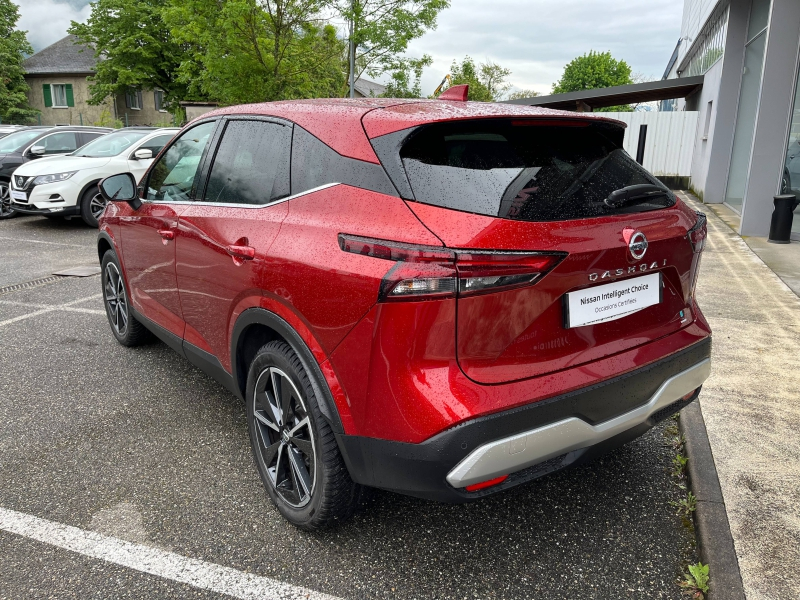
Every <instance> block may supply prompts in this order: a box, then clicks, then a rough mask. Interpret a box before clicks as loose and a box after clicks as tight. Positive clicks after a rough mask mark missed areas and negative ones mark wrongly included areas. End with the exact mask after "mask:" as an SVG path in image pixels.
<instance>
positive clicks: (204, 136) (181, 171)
mask: <svg viewBox="0 0 800 600" xmlns="http://www.w3.org/2000/svg"><path fill="white" fill-rule="evenodd" d="M216 126H217V123H216V121H209V122H208V123H202V124H201V125H198V126H196V127H192V128H191V129H190V130H188V131H186V132H184V133H183V134H182V135H181V136H180V138H178V140H177V141H176V142H175V143H174V144H172V146H170V147H169V149H168V150H167V151H166V152H165V153H164V155H163V156H161V158H159V159H158V162H156V163H155V165H153V168H152V170H151V171H150V178H149V179H148V182H147V194H146V198H147V200H151V201H155V202H187V201H191V200H192V199H194V197H195V191H196V190H195V183H196V179H197V173H198V169H199V168H200V160H201V159H202V157H203V151H204V150H205V149H206V146H208V142H209V140H210V139H211V136H212V134H213V133H214V128H215V127H216Z"/></svg>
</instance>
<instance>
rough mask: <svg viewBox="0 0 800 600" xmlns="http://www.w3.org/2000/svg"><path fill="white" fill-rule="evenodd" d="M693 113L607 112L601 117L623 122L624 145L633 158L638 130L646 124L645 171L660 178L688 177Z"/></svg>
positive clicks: (694, 128) (694, 123)
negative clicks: (624, 125) (624, 126)
mask: <svg viewBox="0 0 800 600" xmlns="http://www.w3.org/2000/svg"><path fill="white" fill-rule="evenodd" d="M698 114H699V113H697V112H696V111H676V112H655V111H653V112H644V111H643V112H610V113H603V116H607V117H610V118H612V119H618V120H620V121H624V122H625V123H626V124H627V125H628V127H627V129H626V130H625V139H624V141H623V145H624V147H625V150H626V151H627V152H628V154H630V155H631V156H633V157H634V158H636V150H637V148H638V147H639V131H640V127H641V126H642V125H647V135H646V138H645V146H644V161H643V164H644V168H645V169H647V170H648V171H650V172H651V173H653V174H654V175H660V176H664V175H666V176H682V177H688V176H689V175H691V171H692V153H693V152H694V140H695V134H696V133H697V121H698Z"/></svg>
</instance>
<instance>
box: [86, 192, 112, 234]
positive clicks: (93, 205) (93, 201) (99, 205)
mask: <svg viewBox="0 0 800 600" xmlns="http://www.w3.org/2000/svg"><path fill="white" fill-rule="evenodd" d="M106 204H108V203H107V202H106V200H105V198H103V196H102V195H101V194H100V190H99V189H98V188H97V186H96V185H90V186H89V189H88V190H86V191H85V192H84V193H83V196H82V197H81V219H83V222H84V223H86V224H87V225H88V226H89V227H97V226H98V220H99V219H100V215H102V214H103V211H104V210H105V209H106Z"/></svg>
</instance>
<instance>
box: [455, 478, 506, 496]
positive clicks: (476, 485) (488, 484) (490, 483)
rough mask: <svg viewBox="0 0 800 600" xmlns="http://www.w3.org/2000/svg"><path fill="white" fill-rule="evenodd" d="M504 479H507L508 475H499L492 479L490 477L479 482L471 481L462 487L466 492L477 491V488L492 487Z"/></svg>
mask: <svg viewBox="0 0 800 600" xmlns="http://www.w3.org/2000/svg"><path fill="white" fill-rule="evenodd" d="M506 479H508V475H501V476H500V477H495V478H494V479H490V480H488V481H481V482H480V483H473V484H472V485H468V486H467V487H465V488H464V489H465V490H467V491H468V492H477V491H478V490H484V489H486V488H488V487H492V486H493V485H498V484H500V483H503V482H504V481H505V480H506Z"/></svg>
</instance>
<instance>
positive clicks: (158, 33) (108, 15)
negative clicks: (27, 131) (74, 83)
mask: <svg viewBox="0 0 800 600" xmlns="http://www.w3.org/2000/svg"><path fill="white" fill-rule="evenodd" d="M167 4H168V0H96V1H95V2H94V3H93V4H92V12H91V15H90V16H89V20H88V21H87V22H86V23H76V22H75V21H73V22H72V26H71V27H70V28H69V33H71V34H73V35H76V36H77V37H78V39H79V40H80V42H81V43H83V44H86V45H89V46H91V47H92V48H93V49H94V51H95V56H97V57H98V58H99V59H100V60H99V61H98V64H97V73H96V74H95V75H94V76H93V77H92V78H91V79H92V82H93V83H92V85H91V86H90V88H89V91H90V99H89V103H90V104H102V103H103V102H104V101H105V99H106V98H108V96H110V95H112V94H115V93H124V92H125V91H127V90H128V89H130V88H134V87H142V88H144V89H153V88H160V89H162V90H164V99H165V101H166V102H167V103H168V104H171V106H172V109H171V110H173V111H176V110H178V105H177V101H180V100H190V99H193V98H187V87H188V86H187V85H186V83H185V82H184V81H181V80H180V79H179V78H178V68H179V66H180V65H181V64H183V63H184V62H186V61H191V60H192V57H191V54H190V53H189V52H188V48H187V47H186V46H185V45H182V44H180V43H178V42H176V40H175V39H174V37H173V36H172V34H171V32H170V30H169V28H168V27H167V25H166V23H165V22H164V20H163V18H162V14H163V11H164V8H165V7H166V6H167ZM194 99H201V98H194Z"/></svg>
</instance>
